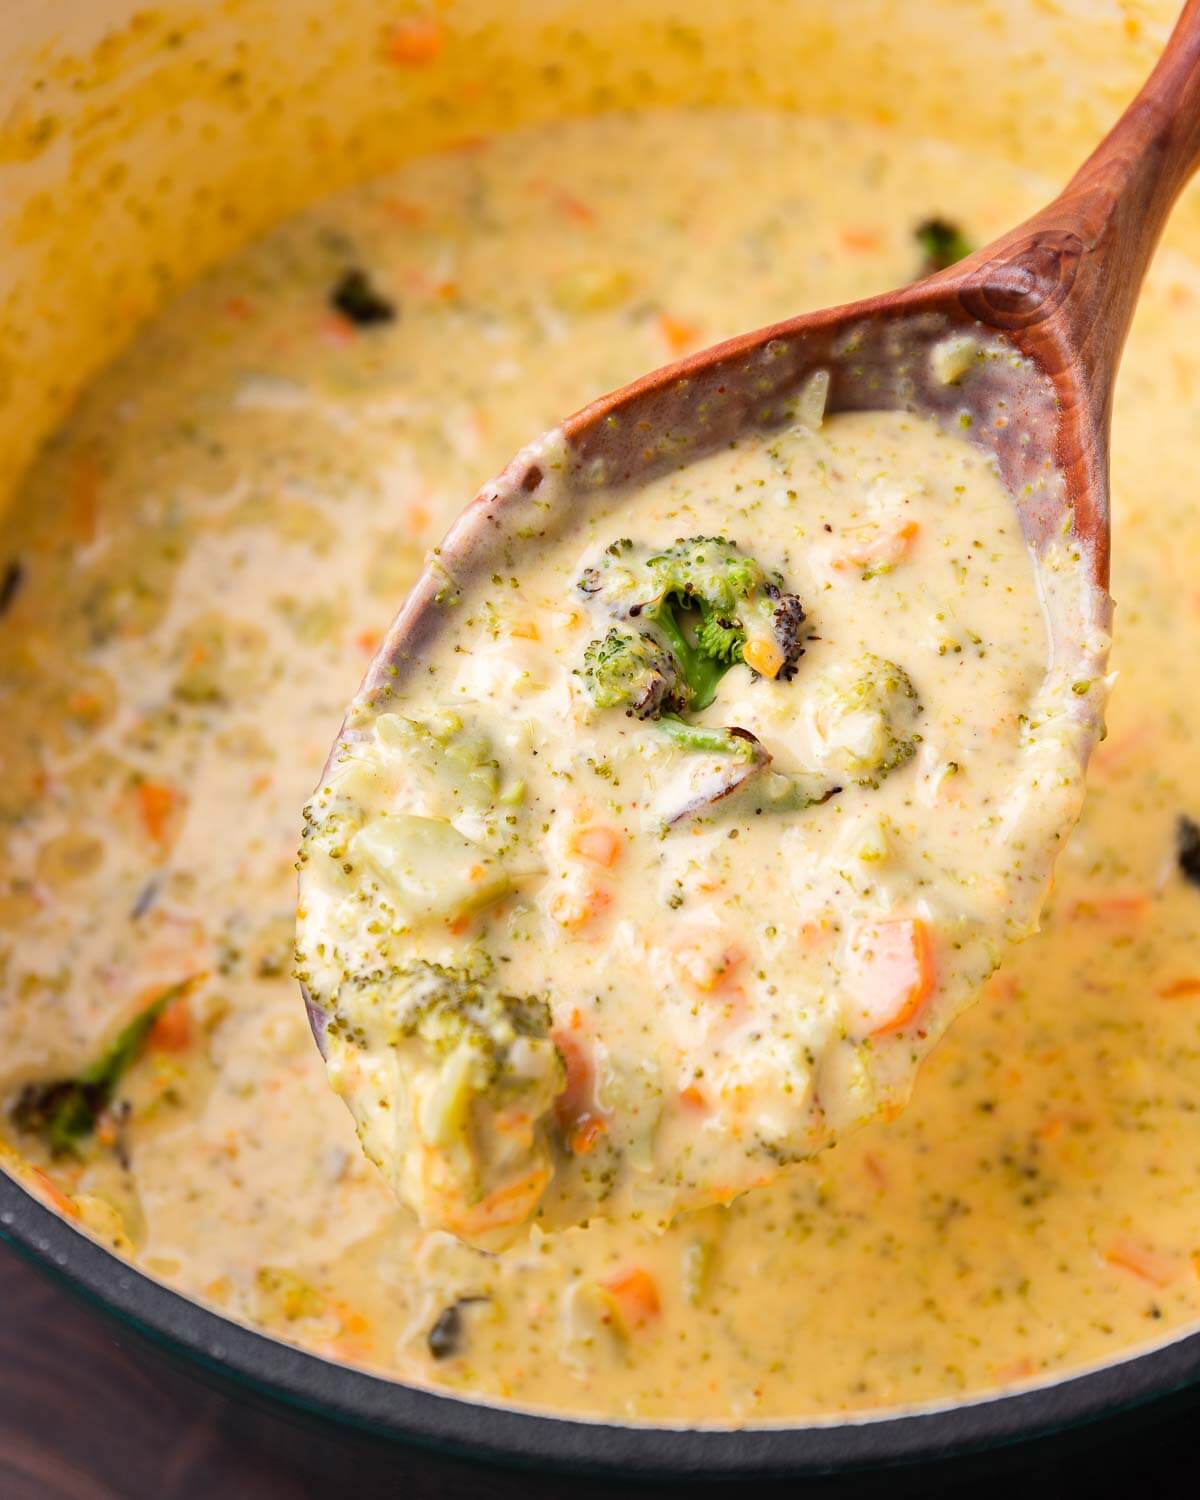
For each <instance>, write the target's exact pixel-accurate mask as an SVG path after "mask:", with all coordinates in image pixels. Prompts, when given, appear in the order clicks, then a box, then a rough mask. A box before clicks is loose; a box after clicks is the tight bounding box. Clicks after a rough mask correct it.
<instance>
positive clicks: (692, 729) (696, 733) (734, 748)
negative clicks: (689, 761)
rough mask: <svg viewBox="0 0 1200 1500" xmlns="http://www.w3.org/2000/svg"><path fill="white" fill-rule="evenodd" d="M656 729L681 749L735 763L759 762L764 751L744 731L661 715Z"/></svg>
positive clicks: (751, 736) (749, 734)
mask: <svg viewBox="0 0 1200 1500" xmlns="http://www.w3.org/2000/svg"><path fill="white" fill-rule="evenodd" d="M658 727H659V728H660V729H661V730H662V732H663V733H664V734H665V735H666V736H667V738H668V739H669V740H672V741H674V743H675V744H676V745H678V746H679V747H680V748H681V749H683V750H699V751H701V752H703V753H704V754H706V755H732V756H733V757H734V759H735V760H745V761H756V762H757V761H761V760H763V759H764V757H765V752H764V750H763V748H762V746H761V744H760V743H759V742H758V740H757V739H756V738H755V737H754V735H752V734H751V733H750V732H749V731H748V730H745V729H707V728H705V727H703V726H702V725H700V724H687V723H685V722H684V720H683V719H677V718H675V717H674V715H672V714H665V715H664V716H663V717H662V718H661V719H660V720H659V721H658Z"/></svg>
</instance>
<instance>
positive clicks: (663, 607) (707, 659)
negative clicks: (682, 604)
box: [642, 595, 741, 712]
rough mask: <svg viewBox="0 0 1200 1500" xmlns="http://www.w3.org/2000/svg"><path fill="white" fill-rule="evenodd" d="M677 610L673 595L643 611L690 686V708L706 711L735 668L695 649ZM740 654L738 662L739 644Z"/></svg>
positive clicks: (731, 662) (727, 662)
mask: <svg viewBox="0 0 1200 1500" xmlns="http://www.w3.org/2000/svg"><path fill="white" fill-rule="evenodd" d="M675 611H676V605H675V601H674V596H673V595H667V596H665V597H664V598H662V599H660V600H659V601H658V603H657V604H652V605H650V606H648V608H646V609H644V610H643V611H642V616H643V618H644V619H647V620H650V621H651V622H652V623H653V624H655V625H657V626H658V629H659V631H660V633H661V634H662V635H663V636H664V637H665V638H666V642H667V645H668V646H669V647H670V649H671V652H672V654H673V655H674V657H675V660H676V662H677V663H678V666H679V675H680V676H681V677H682V678H683V681H684V683H685V684H686V685H687V689H688V694H689V697H688V704H687V706H688V707H689V708H692V709H695V710H696V711H697V712H698V711H699V710H700V709H702V708H707V707H708V705H709V704H710V703H711V702H712V701H713V699H714V698H715V697H716V696H717V687H718V685H719V684H720V681H721V678H722V677H724V675H725V673H726V672H728V671H729V669H730V667H732V666H733V664H734V659H729V660H724V661H723V660H721V659H720V658H719V657H715V656H708V655H706V654H705V653H704V652H703V651H702V650H700V649H699V648H698V647H696V646H693V645H692V643H691V642H690V641H689V640H688V638H687V636H686V635H685V634H684V632H683V627H682V626H681V625H680V623H679V620H678V617H677V615H676V612H675ZM737 651H738V656H737V658H736V659H737V660H740V659H741V646H740V644H739V646H738V647H737Z"/></svg>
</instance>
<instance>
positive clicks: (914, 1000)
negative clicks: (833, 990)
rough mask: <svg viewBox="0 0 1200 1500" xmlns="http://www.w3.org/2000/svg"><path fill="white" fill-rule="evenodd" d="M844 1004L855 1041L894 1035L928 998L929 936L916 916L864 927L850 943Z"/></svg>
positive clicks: (931, 970) (931, 985) (930, 971)
mask: <svg viewBox="0 0 1200 1500" xmlns="http://www.w3.org/2000/svg"><path fill="white" fill-rule="evenodd" d="M848 977H849V979H850V984H849V986H848V988H849V995H848V997H847V999H848V1004H847V1009H848V1012H849V1014H848V1022H849V1028H850V1032H851V1034H852V1035H853V1036H855V1037H858V1038H860V1039H861V1038H863V1037H868V1036H880V1035H882V1034H884V1033H886V1032H889V1031H899V1030H901V1029H902V1028H903V1027H905V1026H907V1025H909V1024H910V1023H911V1022H912V1021H913V1020H915V1018H916V1016H917V1014H918V1013H919V1011H920V1010H921V1007H922V1006H923V1005H924V1004H925V1002H926V1001H927V1000H928V999H929V997H930V995H931V994H932V993H933V988H934V980H935V968H934V953H933V937H932V935H931V933H930V931H929V927H928V924H927V923H925V922H923V921H922V920H921V918H920V917H910V918H904V919H901V920H899V921H887V922H866V923H864V924H863V925H862V926H861V927H859V929H858V931H857V933H856V934H855V937H854V942H853V944H852V972H851V974H850V975H849V976H848Z"/></svg>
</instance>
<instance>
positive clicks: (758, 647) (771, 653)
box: [742, 637, 783, 678]
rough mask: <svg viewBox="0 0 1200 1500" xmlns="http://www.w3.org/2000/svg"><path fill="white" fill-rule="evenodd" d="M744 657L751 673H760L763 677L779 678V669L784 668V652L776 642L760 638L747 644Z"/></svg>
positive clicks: (743, 652)
mask: <svg viewBox="0 0 1200 1500" xmlns="http://www.w3.org/2000/svg"><path fill="white" fill-rule="evenodd" d="M742 657H743V659H744V661H745V663H746V665H747V666H748V667H749V668H750V670H751V671H753V672H758V673H759V674H760V675H761V676H763V677H771V678H775V677H778V676H779V669H780V667H782V666H783V652H782V651H781V650H780V649H779V647H778V646H777V645H776V644H775V642H774V641H768V640H763V639H762V638H760V637H755V639H754V640H750V641H747V642H746V644H745V646H744V647H743V649H742Z"/></svg>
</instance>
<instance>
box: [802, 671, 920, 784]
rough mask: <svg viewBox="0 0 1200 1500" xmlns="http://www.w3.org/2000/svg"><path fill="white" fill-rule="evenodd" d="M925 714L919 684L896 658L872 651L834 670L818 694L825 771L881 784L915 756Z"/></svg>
mask: <svg viewBox="0 0 1200 1500" xmlns="http://www.w3.org/2000/svg"><path fill="white" fill-rule="evenodd" d="M921 712H922V709H921V701H920V699H919V698H918V697H917V690H916V688H914V687H913V685H912V681H911V680H910V678H909V676H908V673H907V672H905V671H904V669H903V667H898V666H897V665H896V663H895V662H892V661H886V660H885V659H884V658H883V657H881V656H874V655H872V654H870V653H869V652H868V653H866V654H864V655H863V656H861V657H859V658H858V659H857V660H856V661H854V662H852V663H850V664H848V665H843V666H839V667H833V668H831V669H830V670H829V671H828V672H826V673H825V675H824V676H823V677H822V678H821V679H820V680H819V681H818V683H817V684H816V688H815V691H814V694H813V722H814V725H815V728H816V730H817V733H818V736H819V738H820V740H821V742H822V745H823V753H822V760H823V763H824V765H825V767H826V769H828V770H830V771H832V772H834V773H835V774H836V775H837V776H839V777H844V778H845V779H846V780H849V781H854V782H856V783H857V784H858V785H859V786H869V787H877V786H878V785H879V783H880V782H881V781H882V780H883V778H884V777H885V776H888V775H890V774H891V772H893V771H895V770H896V769H897V768H898V767H900V766H902V765H904V764H905V762H906V761H909V760H911V759H912V757H913V756H914V755H915V754H916V750H917V746H918V745H919V744H920V742H921V736H920V735H919V734H918V733H917V732H916V723H917V720H918V718H919V717H920V715H921Z"/></svg>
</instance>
